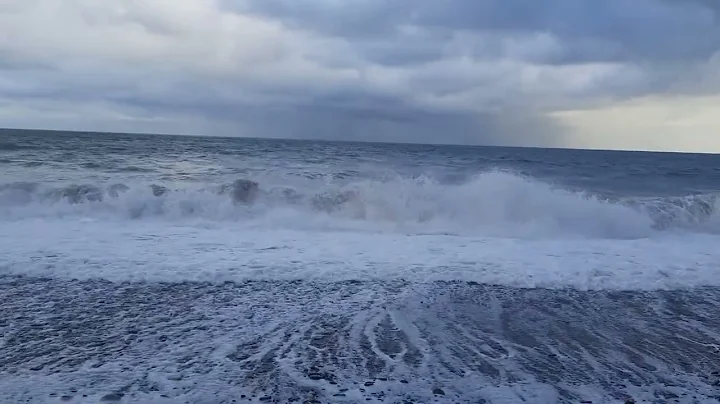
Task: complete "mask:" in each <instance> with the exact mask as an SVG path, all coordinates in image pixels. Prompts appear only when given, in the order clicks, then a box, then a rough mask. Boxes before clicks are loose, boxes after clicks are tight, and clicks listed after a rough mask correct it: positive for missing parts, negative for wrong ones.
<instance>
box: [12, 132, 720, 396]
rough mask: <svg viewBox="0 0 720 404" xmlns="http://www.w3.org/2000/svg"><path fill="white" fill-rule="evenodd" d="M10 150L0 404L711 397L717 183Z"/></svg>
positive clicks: (640, 163)
mask: <svg viewBox="0 0 720 404" xmlns="http://www.w3.org/2000/svg"><path fill="white" fill-rule="evenodd" d="M0 135H2V132H1V131H0ZM23 136H27V137H23ZM23 136H19V135H17V134H16V135H13V136H10V137H9V138H8V139H5V140H4V139H3V138H2V136H0V169H3V173H4V174H3V177H2V178H1V179H0V252H1V254H0V296H1V297H2V298H1V299H0V364H2V365H0V402H12V403H16V402H33V403H35V402H38V403H45V402H47V403H56V402H57V403H59V402H71V403H85V402H88V403H91V402H92V403H97V402H110V403H114V402H126V403H243V402H248V403H249V402H275V403H288V402H301V403H360V402H361V403H366V402H374V403H403V404H408V403H516V402H530V403H556V402H561V403H579V402H592V403H617V402H625V401H626V400H630V399H632V400H635V402H637V403H640V402H653V403H655V402H658V403H659V402H680V403H705V402H717V400H718V399H720V391H719V390H718V388H719V386H720V365H719V364H720V322H719V320H718V319H720V309H719V307H720V305H719V304H718V303H720V288H719V287H720V249H718V247H717V246H718V245H720V219H719V218H718V195H720V194H719V193H718V190H720V186H714V185H713V184H716V183H720V182H718V181H720V175H718V172H720V171H718V170H717V169H716V168H714V167H720V164H716V165H714V166H713V164H714V162H715V160H707V159H708V158H707V157H698V156H694V157H692V158H691V157H682V156H680V157H678V156H671V155H652V154H650V155H648V154H646V153H639V154H637V155H624V154H623V155H615V154H607V153H609V152H573V151H532V150H527V151H522V150H521V151H518V150H504V149H468V150H469V151H468V150H465V149H452V148H449V149H446V148H436V147H429V146H428V147H426V148H421V147H414V146H399V145H394V146H367V145H353V144H348V145H344V144H327V143H308V144H304V143H292V142H291V143H283V142H276V143H273V142H270V141H250V140H235V139H198V138H187V139H185V138H164V137H157V138H153V137H141V136H131V135H113V136H115V137H108V136H110V135H98V134H86V135H70V134H65V135H57V136H58V138H57V139H55V138H52V137H48V136H50V135H42V136H41V135H38V134H34V135H33V134H29V135H28V134H26V135H23ZM33 136H35V137H33ZM103 136H104V137H103ZM158 139H160V140H158ZM163 139H164V140H163ZM43 142H45V143H43ZM413 147H414V148H413ZM577 153H586V154H577ZM588 153H589V154H588ZM702 159H705V160H702ZM700 161H702V162H703V163H702V164H700V163H699V162H700ZM711 163H712V164H711ZM696 166H697V167H699V168H697V167H696Z"/></svg>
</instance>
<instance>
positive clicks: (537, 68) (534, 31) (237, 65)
mask: <svg viewBox="0 0 720 404" xmlns="http://www.w3.org/2000/svg"><path fill="white" fill-rule="evenodd" d="M52 4H54V3H53V2H52V1H50V0H26V1H24V2H18V3H16V4H15V5H14V7H12V8H8V9H6V10H4V13H3V15H0V100H3V101H4V102H5V103H4V104H3V105H4V106H5V107H4V108H6V110H5V113H4V114H3V113H2V111H0V124H2V122H3V121H4V122H11V123H20V124H22V123H23V122H28V123H30V122H39V121H42V120H43V119H45V120H46V122H48V124H50V122H51V123H53V124H56V123H57V122H60V121H62V122H65V124H66V125H73V123H72V122H80V121H82V120H84V122H85V124H87V122H92V123H93V124H94V125H99V126H103V124H102V122H106V124H105V126H106V127H108V128H129V129H125V130H131V129H132V130H135V131H143V130H152V131H161V132H172V131H178V130H184V131H201V132H203V133H215V134H223V135H227V134H238V135H247V136H272V137H297V138H299V137H310V138H325V139H344V140H373V141H378V140H385V141H412V142H433V143H438V142H441V143H471V144H494V145H500V144H507V145H533V146H536V145H538V146H539V145H549V146H562V145H563V144H564V142H565V140H566V136H567V134H566V133H565V132H564V130H563V127H562V126H561V125H559V124H558V123H557V122H556V121H554V119H553V118H550V117H549V116H550V114H547V112H552V111H557V110H562V109H567V108H579V107H582V106H593V105H599V104H603V103H608V102H613V101H615V100H618V99H628V98H632V97H637V96H646V95H657V94H701V93H714V92H720V79H718V75H717V71H718V69H717V67H718V66H720V63H717V59H713V58H714V57H717V56H714V55H717V54H718V53H717V52H718V50H719V49H720V24H718V18H717V16H718V11H720V7H718V6H717V3H716V2H713V1H712V0H688V1H681V0H637V1H633V2H628V1H626V0H606V1H589V0H535V1H530V0H450V1H446V2H437V1H432V0H395V1H392V2H388V1H380V0H347V1H345V2H329V1H320V0H310V1H303V2H298V1H293V0H244V1H241V0H226V1H224V2H222V7H221V8H216V7H215V6H213V5H212V4H213V3H212V2H204V1H200V0H177V1H175V2H167V1H161V0H146V1H144V2H137V1H130V0H119V2H118V3H117V4H116V6H117V7H114V6H110V5H107V4H105V3H97V4H95V5H92V6H90V5H87V4H84V3H82V2H75V1H69V2H67V3H63V7H60V8H57V9H53V10H54V11H53V12H48V11H47V10H50V8H49V7H50V5H52ZM12 101H15V102H16V106H15V107H13V108H15V109H12V108H11V107H9V106H11V105H13V102H12ZM33 111H35V112H33ZM49 112H52V114H54V115H52V116H53V118H50V117H48V116H49ZM88 114H93V117H92V118H89V117H88ZM73 120H74V121H73ZM78 125H80V124H79V123H78ZM133 128H134V129H133ZM144 128H145V129H144ZM96 129H103V128H102V127H98V128H96Z"/></svg>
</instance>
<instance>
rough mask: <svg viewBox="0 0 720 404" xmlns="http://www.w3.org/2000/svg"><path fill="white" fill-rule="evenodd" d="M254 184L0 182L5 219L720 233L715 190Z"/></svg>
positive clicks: (0, 211) (526, 183) (475, 181)
mask: <svg viewBox="0 0 720 404" xmlns="http://www.w3.org/2000/svg"><path fill="white" fill-rule="evenodd" d="M253 184H255V183H253V182H252V181H248V180H238V181H236V182H235V183H232V184H216V185H201V186H187V185H184V186H173V185H167V187H165V186H159V185H154V184H153V185H150V184H130V185H125V184H114V185H100V186H99V185H71V186H64V187H54V188H51V187H47V186H45V185H43V184H32V183H30V184H29V183H15V184H7V185H4V186H0V220H17V219H25V218H33V217H46V218H47V217H50V218H57V217H84V218H93V219H103V218H111V219H118V218H119V219H127V220H140V219H148V218H155V219H163V220H189V219H192V220H198V219H200V220H210V221H221V222H232V223H236V225H248V226H259V227H265V226H271V227H273V228H277V227H289V228H321V229H327V228H330V229H335V230H337V229H350V230H364V231H365V230H371V231H372V230H399V231H403V232H412V233H433V232H441V233H453V234H475V235H485V236H509V237H553V236H580V237H587V238H611V239H635V238H643V237H647V236H650V235H652V234H653V233H654V232H657V231H661V230H668V229H675V230H677V229H683V230H691V231H702V232H710V233H715V232H718V231H720V223H719V222H718V219H717V216H716V215H715V212H716V211H717V207H718V206H717V198H716V197H715V196H714V195H699V196H688V197H677V198H645V199H628V200H609V199H606V198H605V199H603V198H600V197H598V196H596V195H592V194H589V193H583V192H575V191H570V190H567V189H563V188H561V187H556V186H553V185H552V184H548V183H545V182H541V181H538V180H535V179H532V178H528V177H523V176H519V175H515V174H511V173H507V172H488V173H483V174H480V175H477V176H475V177H473V178H472V179H471V180H469V181H466V182H464V183H462V184H453V185H449V184H442V183H439V182H437V181H434V180H433V179H431V178H428V177H418V178H402V177H397V178H393V179H390V180H386V181H370V180H366V181H360V182H353V183H346V184H338V185H334V184H327V183H324V182H322V183H320V182H318V183H315V184H306V183H304V184H302V186H297V184H295V186H292V185H293V184H290V185H288V184H272V183H260V184H258V186H257V188H258V189H257V190H255V188H254V185H253ZM256 191H257V192H256ZM238 223H239V224H238Z"/></svg>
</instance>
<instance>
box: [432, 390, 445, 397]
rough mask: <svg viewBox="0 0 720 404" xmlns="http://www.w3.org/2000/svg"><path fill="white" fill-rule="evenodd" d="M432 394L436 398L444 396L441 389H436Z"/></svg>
mask: <svg viewBox="0 0 720 404" xmlns="http://www.w3.org/2000/svg"><path fill="white" fill-rule="evenodd" d="M433 394H435V395H436V396H444V395H445V391H444V390H443V389H441V388H436V389H433Z"/></svg>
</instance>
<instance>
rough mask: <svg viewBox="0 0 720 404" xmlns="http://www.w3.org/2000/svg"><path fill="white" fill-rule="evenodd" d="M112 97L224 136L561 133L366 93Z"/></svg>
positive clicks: (439, 137)
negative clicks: (202, 123)
mask: <svg viewBox="0 0 720 404" xmlns="http://www.w3.org/2000/svg"><path fill="white" fill-rule="evenodd" d="M196 89H197V88H196ZM191 94H192V95H193V96H191ZM250 98H252V97H250ZM109 99H111V100H112V102H115V103H118V104H122V105H124V106H126V107H133V108H139V109H141V110H142V111H143V112H142V115H143V116H148V117H151V116H163V115H167V114H180V115H183V114H197V113H198V112H200V113H201V115H202V116H204V117H206V118H209V119H210V120H211V121H214V122H216V123H218V124H222V127H223V128H228V127H230V128H237V129H236V130H237V131H238V132H234V133H220V134H222V135H243V136H252V137H284V138H297V139H326V140H334V139H337V140H348V141H378V142H379V141H384V142H420V143H450V144H479V145H512V146H521V145H524V146H558V145H559V144H560V143H561V142H560V139H561V135H562V130H561V128H560V127H559V126H557V125H555V124H553V123H552V122H551V121H549V120H547V119H544V118H543V117H541V116H539V115H534V114H532V113H529V112H527V111H521V110H519V111H516V112H515V113H477V112H469V111H465V112H464V111H456V110H448V111H441V110H437V109H431V108H422V107H418V106H413V105H410V104H408V103H406V102H405V101H404V100H401V99H398V98H395V97H391V96H386V95H371V94H363V93H354V94H350V93H338V94H331V95H315V96H312V97H308V98H307V99H306V100H304V101H302V100H301V99H300V97H295V98H292V97H291V98H290V99H291V100H292V101H291V102H274V103H270V104H264V105H258V104H257V103H253V102H249V101H248V100H247V99H228V98H222V97H220V96H217V94H215V95H214V94H213V93H212V92H209V91H208V90H207V89H205V90H201V89H197V91H195V90H194V89H190V88H189V89H186V90H185V91H183V92H182V93H177V94H175V95H174V96H173V97H162V98H146V97H145V98H138V97H128V96H123V95H117V96H114V97H110V98H109Z"/></svg>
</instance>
